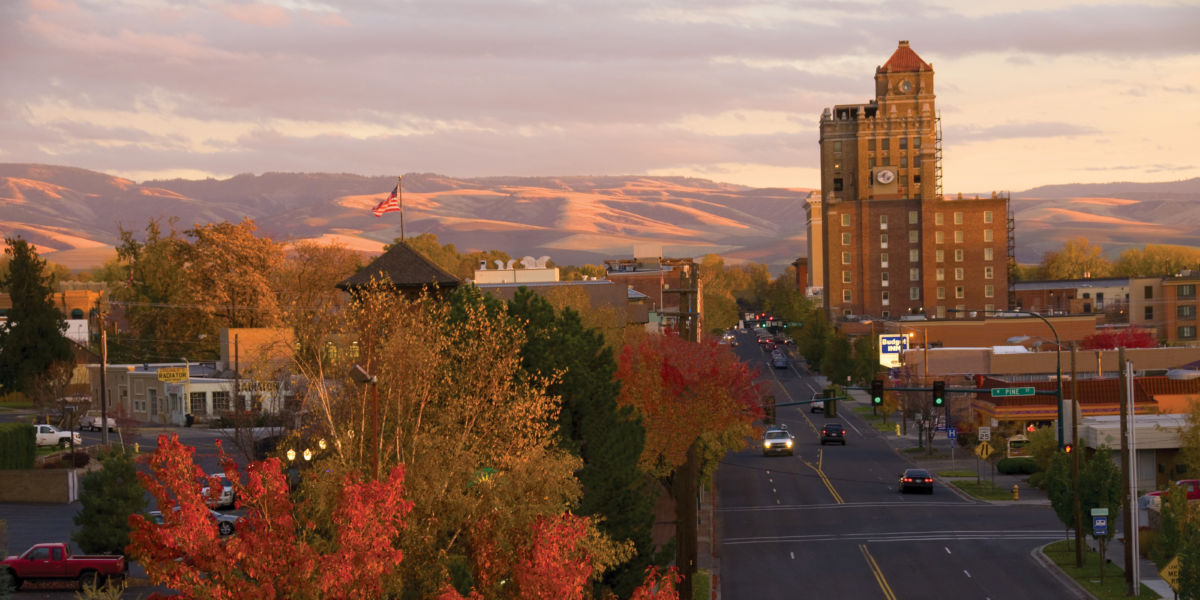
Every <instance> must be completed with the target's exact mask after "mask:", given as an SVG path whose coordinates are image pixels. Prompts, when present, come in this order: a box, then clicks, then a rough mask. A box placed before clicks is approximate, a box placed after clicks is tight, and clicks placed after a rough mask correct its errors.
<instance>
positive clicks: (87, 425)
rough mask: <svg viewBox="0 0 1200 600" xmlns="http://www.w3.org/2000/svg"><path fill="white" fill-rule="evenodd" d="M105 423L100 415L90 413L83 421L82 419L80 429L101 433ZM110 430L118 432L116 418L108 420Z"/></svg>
mask: <svg viewBox="0 0 1200 600" xmlns="http://www.w3.org/2000/svg"><path fill="white" fill-rule="evenodd" d="M103 423H104V419H103V418H101V416H100V413H88V414H86V415H84V416H83V419H81V420H80V421H79V428H80V429H87V430H89V431H100V430H101V429H102V428H103ZM108 430H109V431H116V430H117V419H116V417H109V418H108Z"/></svg>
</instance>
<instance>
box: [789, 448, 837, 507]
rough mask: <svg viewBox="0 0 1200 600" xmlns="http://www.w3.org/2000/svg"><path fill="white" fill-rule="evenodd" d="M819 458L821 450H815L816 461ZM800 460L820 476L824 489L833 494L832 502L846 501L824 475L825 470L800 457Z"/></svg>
mask: <svg viewBox="0 0 1200 600" xmlns="http://www.w3.org/2000/svg"><path fill="white" fill-rule="evenodd" d="M820 460H821V452H820V451H819V450H818V451H817V461H818V462H819V461H820ZM800 461H801V462H803V463H804V464H805V465H807V466H808V468H810V469H812V470H813V471H816V473H817V477H820V478H821V482H822V483H824V484H825V489H827V490H829V495H830V496H833V501H834V502H836V503H837V504H845V503H846V501H845V500H843V499H842V495H841V494H839V493H838V491H837V490H836V489H834V487H833V482H832V481H830V480H829V477H826V476H825V471H822V470H821V467H820V466H819V465H814V464H812V463H810V462H808V461H807V460H804V459H800Z"/></svg>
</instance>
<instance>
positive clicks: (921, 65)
mask: <svg viewBox="0 0 1200 600" xmlns="http://www.w3.org/2000/svg"><path fill="white" fill-rule="evenodd" d="M880 70H883V71H891V72H908V71H932V70H933V67H931V66H929V63H926V62H925V61H923V60H921V57H920V56H917V53H916V52H913V50H912V48H909V47H908V40H901V41H900V47H898V48H896V51H895V52H893V53H892V57H891V58H889V59H888V60H887V62H886V63H883V66H882V67H880Z"/></svg>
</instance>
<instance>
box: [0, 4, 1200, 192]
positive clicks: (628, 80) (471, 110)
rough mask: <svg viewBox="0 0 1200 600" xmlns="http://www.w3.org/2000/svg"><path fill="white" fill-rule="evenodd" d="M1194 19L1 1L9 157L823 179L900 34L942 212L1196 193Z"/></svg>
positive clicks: (1068, 13)
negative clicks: (929, 135)
mask: <svg viewBox="0 0 1200 600" xmlns="http://www.w3.org/2000/svg"><path fill="white" fill-rule="evenodd" d="M1198 32H1200V0H1189V1H1162V0H1136V1H1134V0H1125V1H1115V2H1109V1H1105V0H1089V1H1073V0H1040V1H1039V0H1006V1H1003V2H992V1H974V0H972V1H968V2H964V1H962V0H911V1H910V0H897V1H892V0H881V1H871V0H859V1H854V0H849V1H839V0H813V1H806V0H801V1H796V2H783V1H772V2H748V1H742V0H651V1H634V0H407V1H405V0H346V1H338V0H328V1H321V0H261V1H258V2H235V1H228V0H186V1H185V0H178V1H176V0H0V163H45V164H53V165H64V166H72V167H80V168H85V169H91V170H95V171H100V172H104V173H109V174H112V175H117V176H121V177H126V178H128V179H132V180H134V181H137V182H143V181H146V180H152V179H169V178H176V177H181V178H187V179H203V178H206V177H216V178H222V179H223V178H227V177H231V176H233V175H237V174H241V173H254V174H260V173H264V172H325V173H355V174H360V175H369V176H381V175H401V174H404V173H438V174H442V175H448V176H452V177H481V176H493V175H520V176H564V175H662V176H666V175H673V176H689V177H700V178H705V179H712V180H715V181H720V182H727V183H735V184H741V185H747V186H754V187H790V188H815V187H817V186H818V185H819V181H820V177H819V171H820V166H819V159H818V122H819V118H820V114H821V111H822V110H823V109H824V108H826V107H832V106H834V105H835V104H856V103H865V102H867V101H869V100H871V99H872V98H873V95H874V74H875V69H876V67H877V66H879V65H882V64H883V63H884V62H885V61H886V60H887V59H888V57H889V56H891V54H892V52H893V51H895V49H896V47H897V43H898V41H899V40H909V42H910V44H911V47H912V49H913V50H914V51H916V52H917V54H918V55H920V56H921V58H922V59H924V60H925V61H926V62H927V63H931V64H932V66H933V69H934V73H935V76H934V77H935V81H934V86H935V93H936V95H937V99H936V105H937V108H938V110H939V111H940V113H941V118H942V132H943V163H942V164H943V184H944V185H943V189H944V190H945V191H946V192H947V193H954V192H962V193H986V192H989V191H1022V190H1026V189H1029V188H1032V187H1036V186H1039V185H1046V184H1065V183H1105V182H1113V181H1139V182H1153V181H1176V180H1181V179H1190V178H1193V177H1198V176H1200V150H1197V148H1200V145H1198V143H1197V141H1198V140H1200V34H1198Z"/></svg>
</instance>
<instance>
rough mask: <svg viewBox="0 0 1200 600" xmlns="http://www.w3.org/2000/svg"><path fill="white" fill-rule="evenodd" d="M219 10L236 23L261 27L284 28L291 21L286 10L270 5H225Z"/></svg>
mask: <svg viewBox="0 0 1200 600" xmlns="http://www.w3.org/2000/svg"><path fill="white" fill-rule="evenodd" d="M217 10H219V11H220V12H222V13H224V14H225V16H227V17H229V18H231V19H233V20H235V21H241V22H242V23H246V24H247V25H258V26H259V27H283V26H284V25H287V24H288V23H289V22H290V21H291V18H290V17H289V16H288V13H287V11H286V10H284V9H283V8H280V7H278V6H273V5H270V4H225V5H223V6H220V7H219V8H218V9H217Z"/></svg>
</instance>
